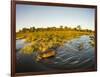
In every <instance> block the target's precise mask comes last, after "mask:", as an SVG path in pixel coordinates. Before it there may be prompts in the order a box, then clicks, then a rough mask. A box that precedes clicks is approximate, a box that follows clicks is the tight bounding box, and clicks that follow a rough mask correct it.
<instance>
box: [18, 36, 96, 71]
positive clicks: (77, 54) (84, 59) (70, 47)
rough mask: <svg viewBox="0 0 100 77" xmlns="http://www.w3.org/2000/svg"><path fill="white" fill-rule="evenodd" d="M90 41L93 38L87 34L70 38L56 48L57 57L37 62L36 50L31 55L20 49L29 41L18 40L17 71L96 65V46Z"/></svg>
mask: <svg viewBox="0 0 100 77" xmlns="http://www.w3.org/2000/svg"><path fill="white" fill-rule="evenodd" d="M90 42H91V38H90V36H87V35H84V36H81V37H80V38H76V39H73V40H70V41H69V42H66V43H65V44H64V45H63V46H61V47H59V48H57V49H56V50H55V51H56V53H57V54H56V56H55V57H52V58H49V59H44V60H41V61H40V62H37V61H36V60H35V57H36V54H37V53H36V52H33V54H31V55H23V54H21V53H20V50H18V49H21V48H22V47H24V46H25V45H27V44H28V43H25V41H24V40H16V50H17V52H16V59H17V60H16V61H17V66H16V67H17V70H16V72H31V71H34V72H35V71H48V70H53V69H76V68H83V69H84V68H91V67H94V65H95V61H94V58H95V55H94V47H93V46H92V45H91V44H90Z"/></svg>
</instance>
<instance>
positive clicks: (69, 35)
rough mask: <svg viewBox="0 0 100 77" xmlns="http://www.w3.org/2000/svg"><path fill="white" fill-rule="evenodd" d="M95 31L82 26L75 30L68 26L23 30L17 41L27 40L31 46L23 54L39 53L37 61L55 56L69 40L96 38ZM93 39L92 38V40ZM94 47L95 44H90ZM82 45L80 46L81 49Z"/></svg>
mask: <svg viewBox="0 0 100 77" xmlns="http://www.w3.org/2000/svg"><path fill="white" fill-rule="evenodd" d="M94 33H95V32H94V31H93V30H89V29H82V28H81V26H80V25H78V26H77V27H75V28H70V27H67V26H65V27H64V26H62V25H61V26H60V27H59V28H57V27H47V28H35V27H30V28H23V29H21V30H19V31H18V32H16V40H20V39H25V42H28V43H30V44H28V45H26V46H24V47H23V48H22V49H21V53H23V54H32V53H33V52H38V55H37V59H36V60H37V61H38V60H40V59H42V58H48V57H51V56H55V55H56V53H55V51H54V50H55V49H56V48H57V47H60V46H63V45H64V43H67V42H68V41H69V40H71V39H74V38H78V37H80V36H82V35H88V36H94ZM92 38H93V37H91V39H92ZM90 44H91V45H92V46H94V42H93V41H92V42H90ZM81 48H82V45H80V49H81Z"/></svg>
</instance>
